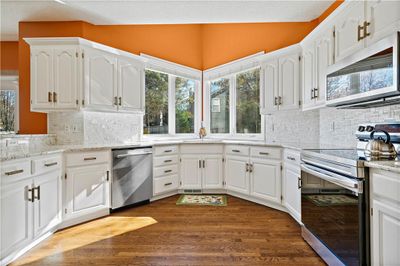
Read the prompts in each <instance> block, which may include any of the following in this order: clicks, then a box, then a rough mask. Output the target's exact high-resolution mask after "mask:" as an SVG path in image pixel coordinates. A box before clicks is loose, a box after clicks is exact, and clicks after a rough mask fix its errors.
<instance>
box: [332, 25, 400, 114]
mask: <svg viewBox="0 0 400 266" xmlns="http://www.w3.org/2000/svg"><path fill="white" fill-rule="evenodd" d="M326 82H327V86H326V104H327V106H335V107H339V108H368V107H373V106H384V105H389V104H396V103H400V88H399V32H396V33H395V34H393V35H392V36H390V37H387V38H385V39H383V40H381V41H379V42H377V43H376V44H374V45H371V46H370V47H367V48H365V49H362V50H361V51H360V52H358V53H355V54H353V55H351V56H349V57H348V58H345V59H343V60H341V61H340V62H338V63H336V64H334V65H332V66H330V67H329V68H328V75H327V80H326Z"/></svg>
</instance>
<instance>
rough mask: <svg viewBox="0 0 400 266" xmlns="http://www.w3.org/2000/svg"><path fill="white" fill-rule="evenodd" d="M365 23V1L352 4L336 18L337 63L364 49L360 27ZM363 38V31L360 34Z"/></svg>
mask: <svg viewBox="0 0 400 266" xmlns="http://www.w3.org/2000/svg"><path fill="white" fill-rule="evenodd" d="M363 23H364V1H354V2H351V3H350V4H349V5H348V6H347V8H346V9H345V10H343V11H342V13H341V14H340V15H339V16H338V17H337V18H336V23H335V34H336V35H335V61H336V62H337V61H340V60H341V59H343V58H345V57H346V56H348V55H351V54H353V53H354V52H357V51H358V50H360V49H362V48H364V41H363V40H358V36H359V35H358V26H362V25H363ZM360 34H361V36H362V35H363V31H362V30H361V32H360Z"/></svg>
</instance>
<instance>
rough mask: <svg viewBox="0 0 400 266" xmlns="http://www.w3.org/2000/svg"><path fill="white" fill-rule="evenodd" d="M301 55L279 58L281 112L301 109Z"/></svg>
mask: <svg viewBox="0 0 400 266" xmlns="http://www.w3.org/2000/svg"><path fill="white" fill-rule="evenodd" d="M299 71H300V69H299V55H298V54H297V53H296V54H292V55H288V56H284V57H281V58H279V96H280V97H281V98H280V99H281V101H280V106H279V109H280V110H291V109H298V108H299V86H300V81H299V76H300V73H299Z"/></svg>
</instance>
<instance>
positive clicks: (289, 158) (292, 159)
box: [286, 156, 296, 161]
mask: <svg viewBox="0 0 400 266" xmlns="http://www.w3.org/2000/svg"><path fill="white" fill-rule="evenodd" d="M286 159H288V160H291V161H296V158H294V157H291V156H287V157H286Z"/></svg>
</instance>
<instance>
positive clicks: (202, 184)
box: [180, 154, 223, 189]
mask: <svg viewBox="0 0 400 266" xmlns="http://www.w3.org/2000/svg"><path fill="white" fill-rule="evenodd" d="M222 168H223V166H222V155H212V154H209V155H203V156H199V155H187V154H184V155H182V156H181V171H180V173H181V187H180V188H181V189H221V188H223V184H222V182H223V174H222V172H223V171H222Z"/></svg>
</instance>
